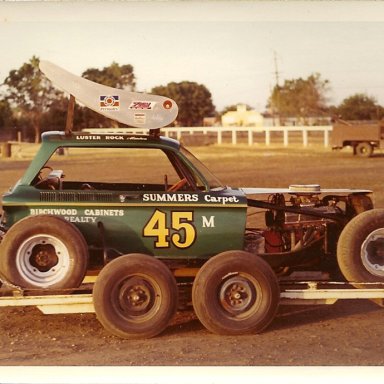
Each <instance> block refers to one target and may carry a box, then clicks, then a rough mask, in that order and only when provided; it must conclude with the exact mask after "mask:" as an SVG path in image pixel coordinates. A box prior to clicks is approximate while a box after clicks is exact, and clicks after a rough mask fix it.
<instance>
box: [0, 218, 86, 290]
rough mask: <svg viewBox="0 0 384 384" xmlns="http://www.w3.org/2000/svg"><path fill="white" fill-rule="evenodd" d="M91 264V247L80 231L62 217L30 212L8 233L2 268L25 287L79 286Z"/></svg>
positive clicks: (0, 257)
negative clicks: (89, 259) (29, 214)
mask: <svg viewBox="0 0 384 384" xmlns="http://www.w3.org/2000/svg"><path fill="white" fill-rule="evenodd" d="M87 266H88V247H87V244H86V242H85V240H84V237H83V235H82V234H81V232H80V231H79V230H78V229H77V228H76V227H75V226H74V225H73V224H71V223H69V222H68V221H66V220H64V219H63V218H61V217H57V216H49V215H38V216H28V217H26V218H24V219H22V220H20V221H18V222H17V223H16V224H14V225H13V226H12V227H11V229H10V230H9V231H8V232H7V233H6V234H5V236H4V239H3V241H2V243H1V248H0V270H1V272H2V274H3V275H4V277H6V278H7V279H8V280H9V281H10V282H11V283H13V284H15V285H18V286H20V287H22V288H30V289H48V288H49V290H47V291H46V292H44V291H38V294H43V293H52V290H53V289H54V290H56V289H69V288H77V287H79V286H80V284H81V283H82V281H83V279H84V276H85V273H86V271H87Z"/></svg>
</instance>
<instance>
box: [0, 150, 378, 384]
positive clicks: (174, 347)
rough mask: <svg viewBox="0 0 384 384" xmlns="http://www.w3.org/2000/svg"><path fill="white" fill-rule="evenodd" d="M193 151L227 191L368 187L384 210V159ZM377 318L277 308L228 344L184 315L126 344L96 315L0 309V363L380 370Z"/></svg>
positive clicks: (4, 170) (103, 167)
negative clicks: (253, 330) (253, 331)
mask: <svg viewBox="0 0 384 384" xmlns="http://www.w3.org/2000/svg"><path fill="white" fill-rule="evenodd" d="M194 152H195V153H196V154H197V155H198V156H199V157H200V158H201V159H202V160H203V161H204V162H205V163H206V164H207V165H208V166H209V167H210V168H211V169H212V170H213V171H214V172H215V173H216V174H217V175H218V176H219V178H221V179H222V180H223V182H224V183H225V184H228V185H232V186H244V187H245V186H260V187H266V186H269V187H277V186H280V187H287V186H288V185H289V184H290V183H299V184H300V183H308V184H311V183H320V184H321V185H322V187H326V188H330V187H332V188H350V187H355V188H370V189H373V190H374V192H375V193H374V196H375V202H376V206H378V207H384V194H383V192H382V186H383V180H382V178H381V176H380V175H381V174H380V173H378V172H377V170H378V169H382V167H384V156H382V155H378V156H377V157H375V158H371V159H357V158H355V157H353V156H352V155H351V154H350V153H349V152H346V153H340V154H336V153H333V152H331V151H327V150H324V149H321V148H320V149H317V150H313V149H311V148H308V149H305V150H303V148H302V147H300V148H296V149H295V148H293V149H276V150H274V149H273V148H268V149H265V148H264V149H263V148H257V147H256V148H249V147H237V148H236V151H234V150H233V147H229V146H228V147H216V148H212V147H206V148H200V149H198V150H197V151H195V150H194ZM28 163H29V161H25V160H22V161H15V162H13V161H9V162H8V161H7V162H0V171H1V180H0V189H1V190H2V191H5V190H6V189H8V187H9V186H11V185H13V184H14V182H15V181H16V180H17V179H18V178H19V177H20V176H21V175H22V174H23V172H24V170H25V168H26V166H27V164H28ZM112 165H113V164H112ZM61 166H62V167H63V169H65V166H66V164H65V161H64V162H63V164H59V165H58V169H61ZM109 167H111V160H110V159H109V160H108V162H107V161H102V160H97V164H96V161H95V166H94V167H93V172H96V171H97V172H101V173H102V172H107V171H108V169H109ZM383 316H384V309H382V308H380V307H379V306H377V305H376V304H374V303H372V302H370V301H367V300H360V301H359V300H345V301H339V302H337V303H336V304H334V305H330V306H326V305H323V306H317V307H313V306H311V307H302V306H300V307H294V306H290V307H283V306H282V307H281V308H280V311H279V315H278V316H277V318H276V319H275V320H274V321H273V322H272V324H271V325H270V326H269V328H268V329H267V330H266V331H265V332H264V333H262V334H259V335H249V336H242V337H228V336H218V335H214V334H211V333H209V332H208V331H206V330H205V329H204V328H203V326H202V325H201V324H200V322H199V321H198V320H197V319H196V317H195V315H194V314H193V311H191V310H189V311H184V312H179V313H177V315H176V317H175V319H174V321H173V322H172V324H171V325H170V326H169V327H168V328H167V329H166V330H165V332H164V333H163V334H161V335H160V336H158V337H155V338H153V339H150V340H134V341H128V340H121V339H118V338H116V337H113V336H111V335H109V334H108V333H107V332H106V331H105V330H104V329H103V328H102V327H101V325H100V324H99V322H98V321H97V319H96V317H95V315H93V314H85V315H43V314H41V313H40V312H39V311H38V310H37V309H35V308H1V309H0V346H1V348H0V365H2V366H7V365H8V366H14V365H31V366H41V365H55V366H56V365H58V366H72V365H75V366H83V365H98V366H105V365H111V366H165V365H167V366H226V365H231V366H302V365H304V366H308V365H315V366H319V365H326V366H329V365H332V366H333V365H338V366H339V365H346V366H352V365H358V366H362V365H370V366H371V365H379V366H380V365H381V366H382V365H384V346H383V334H384V322H383ZM15 369H16V370H17V369H18V368H15ZM0 371H1V370H0ZM20 372H22V369H21V370H20ZM0 381H2V380H1V373H0Z"/></svg>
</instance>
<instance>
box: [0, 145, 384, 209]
mask: <svg viewBox="0 0 384 384" xmlns="http://www.w3.org/2000/svg"><path fill="white" fill-rule="evenodd" d="M33 148H36V147H33ZM190 149H191V151H192V152H193V153H194V154H195V155H196V156H197V157H198V158H199V159H200V160H201V161H202V162H203V163H205V164H206V165H207V166H208V168H210V169H211V170H212V171H213V173H214V174H215V175H216V176H217V177H218V178H219V179H220V180H221V181H222V182H223V183H224V184H226V185H229V186H232V187H288V186H289V185H290V184H320V185H321V187H322V188H358V189H370V190H372V191H373V192H374V195H373V196H374V202H375V206H376V207H379V208H384V193H383V176H382V175H381V169H382V168H384V155H381V154H377V155H375V156H373V157H371V158H367V159H365V158H358V157H355V156H353V155H352V153H351V150H348V149H345V150H343V151H341V152H334V151H332V150H331V149H327V148H324V147H323V146H321V145H310V146H308V147H303V146H301V145H293V146H290V147H287V148H284V147H282V146H281V145H275V144H274V145H271V146H265V145H263V144H255V145H253V146H248V145H243V144H240V145H237V146H232V145H231V144H225V145H220V146H219V145H208V146H198V147H191V148H190ZM33 153H34V152H33V150H32V149H30V150H25V151H24V152H22V154H21V155H20V156H19V157H18V158H16V159H5V160H4V159H3V160H1V161H0V175H1V177H0V192H4V191H6V190H8V188H9V187H10V186H12V185H13V184H14V183H15V182H16V181H17V180H18V179H19V178H20V177H21V175H22V174H23V173H24V171H25V169H26V167H27V166H28V164H29V162H30V160H31V158H32V156H33ZM148 156H150V155H149V154H148ZM68 160H69V159H67V158H66V156H61V157H60V159H59V160H58V161H57V164H55V167H57V168H59V169H63V170H64V172H65V169H66V164H67V165H68ZM147 160H148V163H149V158H148V159H147ZM119 162H120V161H119V157H118V156H116V157H115V156H113V154H111V155H109V156H107V157H106V158H100V157H98V158H91V159H90V158H89V157H86V158H85V157H77V158H76V163H77V167H78V169H79V172H84V171H83V170H85V172H86V173H87V174H88V175H89V176H90V178H91V175H92V174H93V175H95V176H96V175H97V176H99V177H100V175H103V174H105V172H108V169H110V168H111V167H118V166H119ZM125 172H126V170H125ZM130 172H140V173H145V174H146V175H147V177H148V175H153V178H156V180H158V178H159V175H158V172H157V169H154V168H153V167H151V166H149V165H147V164H146V157H143V163H142V164H141V165H140V170H139V171H138V170H135V169H131V170H130ZM122 179H123V172H122Z"/></svg>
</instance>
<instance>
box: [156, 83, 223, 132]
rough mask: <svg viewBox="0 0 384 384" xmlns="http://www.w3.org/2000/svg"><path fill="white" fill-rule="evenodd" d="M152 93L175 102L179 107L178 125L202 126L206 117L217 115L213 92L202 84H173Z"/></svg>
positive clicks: (159, 87) (158, 88) (157, 88)
mask: <svg viewBox="0 0 384 384" xmlns="http://www.w3.org/2000/svg"><path fill="white" fill-rule="evenodd" d="M151 92H152V93H154V94H156V95H160V96H166V97H169V98H171V99H173V100H175V102H176V103H177V105H178V107H179V114H178V117H177V123H178V124H179V125H181V126H185V127H194V126H201V125H203V119H204V117H212V116H214V115H215V113H216V108H215V106H214V105H213V102H212V95H211V92H209V90H208V89H207V88H206V87H205V86H204V85H202V84H197V83H195V82H190V81H183V82H181V83H175V82H172V83H169V84H168V85H166V86H158V87H154V88H153V89H152V91H151Z"/></svg>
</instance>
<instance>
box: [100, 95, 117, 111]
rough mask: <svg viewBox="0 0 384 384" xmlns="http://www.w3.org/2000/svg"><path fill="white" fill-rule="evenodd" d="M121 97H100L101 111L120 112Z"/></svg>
mask: <svg viewBox="0 0 384 384" xmlns="http://www.w3.org/2000/svg"><path fill="white" fill-rule="evenodd" d="M119 110H120V99H119V96H100V111H119Z"/></svg>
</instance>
